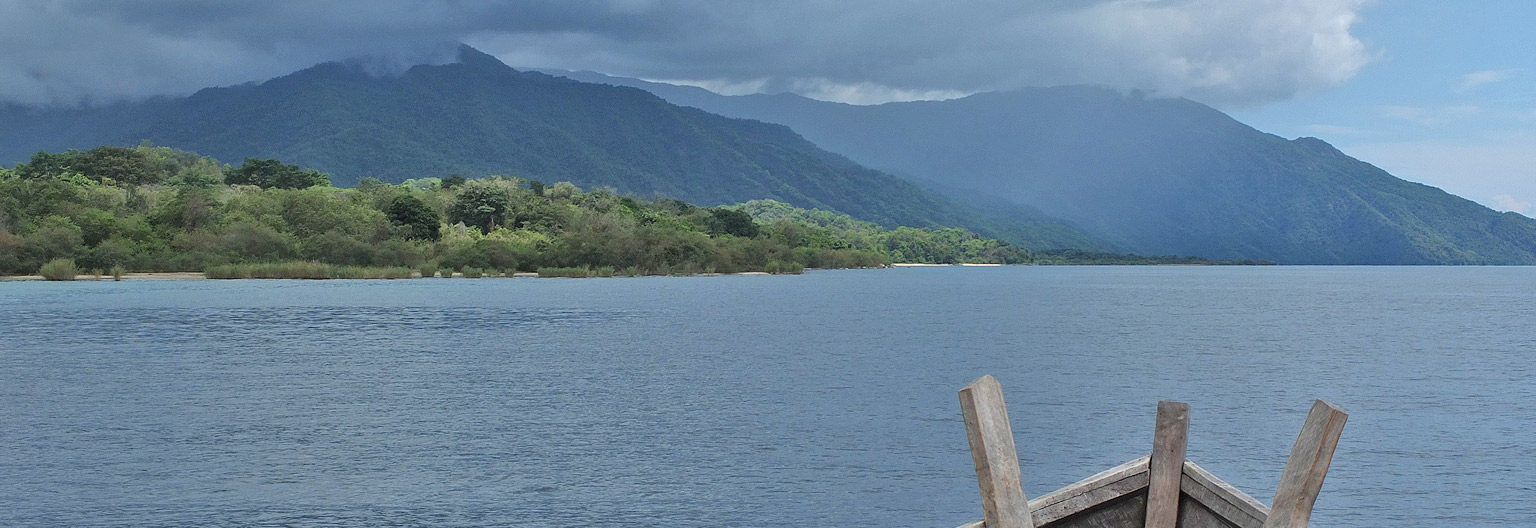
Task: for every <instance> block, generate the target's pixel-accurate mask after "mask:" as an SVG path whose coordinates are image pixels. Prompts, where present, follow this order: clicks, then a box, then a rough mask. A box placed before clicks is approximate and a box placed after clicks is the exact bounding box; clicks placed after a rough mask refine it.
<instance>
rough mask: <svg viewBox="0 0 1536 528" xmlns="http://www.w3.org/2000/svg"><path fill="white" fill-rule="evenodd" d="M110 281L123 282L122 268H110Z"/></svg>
mask: <svg viewBox="0 0 1536 528" xmlns="http://www.w3.org/2000/svg"><path fill="white" fill-rule="evenodd" d="M112 280H114V281H120V280H123V267H122V266H112Z"/></svg>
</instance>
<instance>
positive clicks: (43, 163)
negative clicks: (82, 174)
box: [16, 149, 80, 180]
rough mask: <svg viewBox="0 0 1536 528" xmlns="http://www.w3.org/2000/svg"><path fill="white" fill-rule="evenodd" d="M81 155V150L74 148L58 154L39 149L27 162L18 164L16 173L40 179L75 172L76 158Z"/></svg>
mask: <svg viewBox="0 0 1536 528" xmlns="http://www.w3.org/2000/svg"><path fill="white" fill-rule="evenodd" d="M79 156H80V151H78V150H74V149H70V150H69V151H68V152H60V153H58V154H54V153H52V152H46V151H38V153H37V154H33V155H32V158H31V159H28V160H27V162H26V163H17V164H16V175H17V176H20V177H22V178H26V179H29V180H38V179H44V178H54V177H58V176H60V175H63V174H67V173H71V172H75V170H74V168H73V166H74V164H75V159H76V158H78V157H79Z"/></svg>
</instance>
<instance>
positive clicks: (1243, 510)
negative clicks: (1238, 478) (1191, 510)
mask: <svg viewBox="0 0 1536 528" xmlns="http://www.w3.org/2000/svg"><path fill="white" fill-rule="evenodd" d="M1179 489H1180V491H1183V492H1184V495H1185V496H1186V497H1187V498H1188V499H1190V500H1193V501H1195V502H1197V503H1199V504H1200V505H1202V506H1204V507H1205V509H1207V510H1209V511H1210V512H1212V513H1214V514H1215V515H1217V516H1220V517H1221V518H1223V519H1225V520H1227V521H1228V522H1230V523H1232V524H1233V525H1234V526H1237V527H1238V528H1260V527H1262V526H1264V519H1267V518H1269V508H1267V507H1265V506H1264V503H1261V502H1259V500H1258V499H1255V498H1253V497H1252V496H1250V495H1248V494H1247V493H1243V492H1242V490H1239V489H1237V488H1236V487H1233V486H1232V485H1231V484H1227V483H1226V481H1223V480H1221V479H1219V478H1216V475H1212V474H1211V472H1209V471H1206V470H1205V468H1202V467H1200V465H1199V464H1196V463H1194V462H1192V461H1189V460H1185V461H1184V479H1183V483H1182V485H1181V486H1180V488H1179ZM1187 504H1188V502H1185V503H1183V504H1181V505H1180V512H1181V513H1180V514H1179V518H1180V519H1183V518H1184V517H1185V515H1184V514H1183V513H1182V511H1183V508H1184V507H1185V506H1184V505H1187ZM1181 526H1182V525H1181Z"/></svg>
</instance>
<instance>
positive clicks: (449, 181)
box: [439, 174, 468, 189]
mask: <svg viewBox="0 0 1536 528" xmlns="http://www.w3.org/2000/svg"><path fill="white" fill-rule="evenodd" d="M466 181H468V180H465V179H464V177H463V176H459V175H457V174H455V175H452V176H449V177H447V178H443V181H442V183H440V184H439V185H441V186H442V187H443V188H444V189H457V188H459V187H462V186H464V182H466Z"/></svg>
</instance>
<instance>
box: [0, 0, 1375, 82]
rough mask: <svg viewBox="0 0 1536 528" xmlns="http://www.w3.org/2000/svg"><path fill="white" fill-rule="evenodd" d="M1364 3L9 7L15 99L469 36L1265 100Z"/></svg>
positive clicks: (229, 73) (915, 78)
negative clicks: (1103, 85)
mask: <svg viewBox="0 0 1536 528" xmlns="http://www.w3.org/2000/svg"><path fill="white" fill-rule="evenodd" d="M1359 4H1360V2H1359V0H1055V1H1051V0H1044V1H1034V2H1028V1H1019V0H1007V1H1005V0H970V1H954V2H935V1H932V0H923V1H914V0H841V1H826V0H771V1H769V0H764V1H756V2H749V1H720V0H671V1H669V0H592V1H576V0H523V1H477V0H435V1H417V2H403V1H401V2H384V1H375V2H366V1H365V2H345V3H344V2H331V1H318V0H316V1H305V0H294V1H282V2H238V3H220V2H206V1H192V0H139V1H87V0H76V1H69V0H59V1H32V0H20V1H14V2H8V3H3V4H0V51H3V53H0V99H5V100H10V101H20V102H27V103H56V104H57V103H65V104H68V103H75V102H79V101H103V100H113V99H119V98H125V97H141V96H146V95H155V94H180V93H187V92H190V91H193V90H196V89H197V88H201V87H204V86H210V85H227V84H235V83H241V82H247V81H255V80H262V79H266V78H269V77H273V76H276V75H281V74H284V73H287V72H290V71H293V70H296V69H299V68H302V67H305V66H308V65H311V64H314V63H318V62H323V61H326V60H338V59H345V58H350V57H357V56H365V55H366V56H374V57H382V58H383V61H382V63H385V64H387V63H391V62H393V63H395V64H398V65H401V66H403V65H408V64H411V63H423V62H437V61H441V60H444V59H445V58H446V57H447V54H448V52H449V51H450V50H451V49H452V43H455V42H461V41H462V42H467V43H469V44H471V45H474V46H477V47H479V48H481V49H482V50H484V51H486V52H489V53H492V54H495V55H497V56H498V57H501V58H502V59H504V60H506V61H507V62H509V63H512V64H513V65H515V66H525V67H545V68H566V69H589V70H595V71H601V72H605V73H612V74H618V75H628V76H638V77H645V78H651V79H669V80H680V81H689V82H694V83H697V84H701V85H705V86H711V87H716V88H721V89H735V90H737V91H753V90H770V91H778V90H793V91H797V92H801V93H806V94H809V95H813V96H818V97H822V98H827V99H837V100H850V101H858V102H874V101H880V100H889V99H904V98H928V97H940V96H946V95H956V94H961V93H968V92H975V91H983V90H990V89H999V88H1011V87H1017V86H1026V85H1050V84H1067V83H1097V84H1109V85H1116V86H1123V87H1129V88H1142V89H1148V90H1153V91H1157V92H1160V93H1165V94H1169V95H1188V96H1191V97H1194V98H1197V99H1201V100H1205V101H1208V102H1213V103H1217V104H1226V105H1245V104H1254V103H1261V102H1265V101H1272V100H1277V99H1283V98H1286V97H1290V96H1291V95H1294V94H1296V93H1298V92H1302V91H1306V90H1312V89H1317V88H1322V87H1326V86H1331V85H1333V84H1337V83H1339V82H1342V81H1343V80H1345V79H1348V78H1349V77H1350V76H1352V75H1353V74H1354V73H1355V72H1356V71H1357V70H1358V69H1359V68H1360V67H1361V66H1362V65H1363V64H1364V63H1365V62H1366V60H1367V58H1368V57H1367V55H1366V54H1365V52H1364V49H1363V46H1362V45H1361V44H1360V43H1359V41H1357V40H1356V39H1355V38H1354V37H1353V36H1352V35H1350V33H1349V28H1350V24H1351V23H1352V22H1353V21H1354V16H1355V15H1354V13H1355V10H1356V9H1357V7H1358V6H1359Z"/></svg>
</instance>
